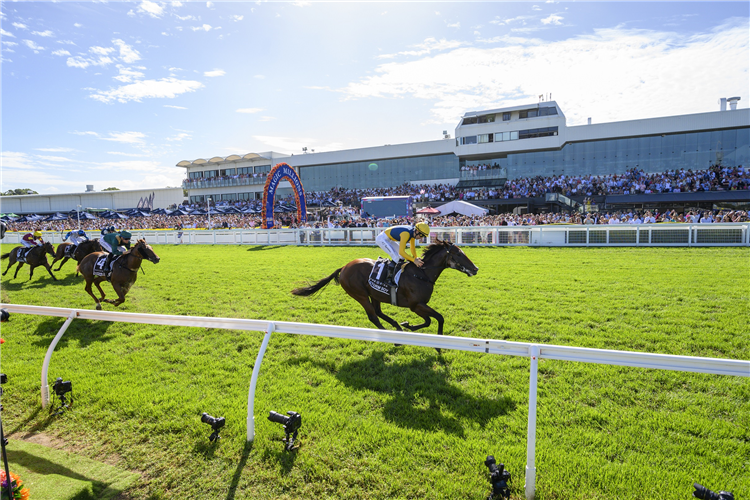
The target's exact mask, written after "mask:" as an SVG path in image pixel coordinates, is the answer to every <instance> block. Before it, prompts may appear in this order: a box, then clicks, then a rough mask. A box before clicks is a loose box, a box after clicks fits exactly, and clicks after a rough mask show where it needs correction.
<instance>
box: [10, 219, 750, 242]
mask: <svg viewBox="0 0 750 500" xmlns="http://www.w3.org/2000/svg"><path fill="white" fill-rule="evenodd" d="M380 231H382V228H334V229H329V228H324V229H271V230H267V229H215V230H212V231H208V230H205V229H203V230H201V229H190V230H186V231H180V232H178V231H173V230H168V231H156V230H142V229H133V230H131V232H132V233H133V236H134V237H135V238H145V239H146V241H148V242H149V243H152V244H186V245H302V246H357V245H373V246H374V245H375V237H376V236H377V235H378V234H379V233H380ZM43 233H44V238H45V240H49V241H51V242H52V243H55V244H57V243H61V242H62V235H61V234H60V233H58V232H52V231H49V232H43ZM180 234H182V236H180ZM22 236H23V233H6V237H5V240H4V241H3V242H4V243H10V244H16V243H20V239H21V237H22ZM91 236H92V237H93V236H94V234H93V232H92V235H91ZM430 236H431V238H433V240H434V238H440V239H450V241H452V242H454V243H456V244H459V245H463V246H543V247H551V246H567V247H590V246H610V247H614V246H676V247H694V246H703V247H706V246H750V223H747V222H740V223H730V224H723V223H722V224H677V223H675V224H671V223H670V224H633V225H627V224H625V225H620V224H615V225H601V226H586V225H545V226H510V227H509V226H500V227H491V226H462V227H434V228H432V234H431V235H430Z"/></svg>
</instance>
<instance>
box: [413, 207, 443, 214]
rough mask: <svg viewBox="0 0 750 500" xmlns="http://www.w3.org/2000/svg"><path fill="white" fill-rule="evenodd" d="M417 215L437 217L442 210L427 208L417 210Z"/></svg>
mask: <svg viewBox="0 0 750 500" xmlns="http://www.w3.org/2000/svg"><path fill="white" fill-rule="evenodd" d="M417 213H418V214H422V215H437V214H439V213H440V210H438V209H437V208H432V207H425V208H423V209H421V210H417Z"/></svg>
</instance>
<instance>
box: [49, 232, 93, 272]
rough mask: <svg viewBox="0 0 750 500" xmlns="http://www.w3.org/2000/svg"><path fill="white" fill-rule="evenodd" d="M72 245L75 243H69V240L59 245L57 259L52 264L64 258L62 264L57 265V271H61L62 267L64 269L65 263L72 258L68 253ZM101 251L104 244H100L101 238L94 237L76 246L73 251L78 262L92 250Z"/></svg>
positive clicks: (74, 258)
mask: <svg viewBox="0 0 750 500" xmlns="http://www.w3.org/2000/svg"><path fill="white" fill-rule="evenodd" d="M71 246H73V244H72V243H68V242H67V241H66V242H63V243H60V244H59V245H57V251H56V252H55V260H53V261H52V264H50V265H51V266H54V265H55V262H57V261H58V260H62V262H60V265H59V266H58V267H57V269H55V271H59V270H60V269H62V266H63V264H65V263H66V262H68V260H69V259H70V257H69V256H68V255H66V252H67V251H68V249H69V248H70V247H71ZM101 251H102V246H101V245H100V244H99V238H94V239H93V240H86V241H82V242H81V244H80V245H78V247H76V249H75V251H74V253H73V260H74V261H76V262H81V259H83V258H84V257H86V256H87V255H88V254H90V253H92V252H101Z"/></svg>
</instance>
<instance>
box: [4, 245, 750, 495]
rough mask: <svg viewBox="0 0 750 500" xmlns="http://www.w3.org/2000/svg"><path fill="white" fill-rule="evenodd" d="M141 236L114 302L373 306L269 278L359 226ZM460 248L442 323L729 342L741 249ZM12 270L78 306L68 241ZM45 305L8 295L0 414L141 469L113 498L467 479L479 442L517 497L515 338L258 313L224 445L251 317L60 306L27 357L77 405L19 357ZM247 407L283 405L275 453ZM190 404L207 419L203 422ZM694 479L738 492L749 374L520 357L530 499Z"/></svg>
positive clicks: (739, 288)
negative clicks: (360, 332)
mask: <svg viewBox="0 0 750 500" xmlns="http://www.w3.org/2000/svg"><path fill="white" fill-rule="evenodd" d="M10 248H11V247H10V246H9V245H3V246H2V252H7V251H9V250H10ZM154 249H155V251H156V253H157V254H158V255H159V256H160V257H161V262H160V263H159V264H157V265H153V264H151V263H149V262H144V264H143V268H144V270H145V275H144V274H139V277H138V281H137V283H136V284H135V285H134V286H133V288H132V289H131V290H130V293H129V294H128V296H127V301H126V302H125V303H124V304H123V305H122V306H120V307H119V308H118V309H117V310H120V311H127V312H139V313H151V314H179V315H195V316H216V317H231V318H251V319H267V320H279V321H300V322H306V323H323V324H333V325H344V326H356V327H370V326H371V325H370V323H369V321H368V320H367V318H366V316H365V314H364V311H363V310H362V309H361V307H360V306H359V305H358V304H357V303H356V302H354V301H353V300H352V299H350V298H349V297H348V296H347V295H346V294H345V293H344V291H343V290H342V289H341V288H340V287H337V286H334V285H331V286H329V287H328V288H327V289H325V290H324V291H323V292H321V294H320V295H319V296H317V297H313V298H301V297H295V296H292V295H291V294H290V293H289V292H290V290H291V289H292V288H294V287H296V286H299V285H301V284H304V283H305V282H308V281H315V280H318V279H320V278H322V277H324V276H328V275H329V274H330V273H331V272H333V271H334V270H335V269H337V268H339V267H341V266H343V265H344V264H346V263H347V262H349V261H350V260H352V259H355V258H358V257H376V256H377V255H378V253H379V250H378V249H376V248H374V247H358V248H297V247H275V246H265V247H263V246H260V247H258V246H251V247H248V246H187V245H185V246H171V245H170V246H167V245H161V246H156V247H154ZM464 250H465V251H466V253H467V255H468V256H469V258H471V259H472V260H473V261H474V263H475V264H476V265H477V266H478V267H479V273H478V275H477V276H475V277H471V278H469V277H467V276H465V275H464V274H461V273H458V272H456V271H452V270H447V271H445V272H444V273H443V275H442V276H441V277H440V279H439V280H438V282H437V285H436V290H435V293H434V295H433V299H432V301H431V302H430V305H431V306H432V307H434V308H435V309H436V310H437V311H439V312H440V313H442V314H443V316H444V317H445V320H446V325H445V329H446V334H447V335H460V336H469V337H479V338H491V339H506V340H512V341H519V342H539V343H548V344H558V345H570V346H580V347H596V348H604V349H618V350H629V351H639V352H652V353H662V354H678V355H687V356H705V357H716V358H729V359H744V360H748V359H750V327H749V326H748V324H749V323H750V271H749V268H750V249H747V248H465V249H464ZM381 253H382V252H381ZM6 263H7V261H3V263H2V265H3V270H4V269H5V265H6ZM10 277H12V273H9V274H8V275H7V276H5V277H3V278H2V282H1V285H2V289H1V291H0V293H1V297H0V298H2V301H3V302H6V303H17V304H32V305H44V306H56V307H69V308H87V309H93V308H94V304H93V301H92V300H91V298H90V297H89V296H88V295H87V294H86V293H85V292H84V289H83V288H84V284H83V280H82V279H81V278H75V277H74V266H73V265H72V263H70V262H69V263H68V264H66V267H65V268H63V270H62V271H60V272H59V273H57V277H58V278H60V280H61V281H60V282H57V283H54V282H52V280H51V279H50V277H49V276H48V275H47V274H46V272H43V271H42V270H40V269H39V268H38V269H37V270H36V271H35V276H34V278H33V280H31V281H27V279H28V268H24V269H22V270H21V271H20V272H19V276H18V278H17V279H15V280H11V279H9V278H10ZM104 289H105V291H106V292H108V296H109V297H110V298H112V297H113V296H114V294H113V293H112V289H111V286H109V284H105V285H104ZM103 307H104V309H105V310H114V308H113V307H112V306H111V305H109V304H104V306H103ZM384 310H385V312H386V314H390V315H392V316H394V317H395V318H396V319H397V320H398V321H406V320H409V321H414V320H416V319H417V317H416V316H414V315H413V314H412V313H411V312H409V311H408V310H405V309H395V308H393V307H391V306H388V305H386V306H384ZM63 322H64V319H63V318H50V317H34V316H30V315H20V314H17V315H15V314H14V315H13V317H12V318H11V321H10V322H9V323H5V324H3V325H2V337H3V338H4V339H5V341H6V343H5V344H4V345H3V347H2V371H3V372H4V373H7V374H8V377H9V382H8V383H7V384H6V385H5V386H4V389H5V396H4V398H3V405H4V407H5V410H4V411H3V424H4V427H5V430H6V433H12V434H13V435H14V436H22V435H24V434H25V433H29V432H37V433H44V434H47V435H49V436H51V437H52V438H56V439H58V440H59V441H60V442H62V443H64V446H65V448H66V449H68V450H70V451H75V452H77V453H79V454H81V455H84V456H86V457H89V458H94V459H98V460H103V461H107V462H109V463H111V464H113V465H117V466H118V467H120V468H124V469H127V470H129V471H133V472H137V473H139V474H140V477H141V479H140V481H139V482H138V484H137V485H136V486H135V487H134V488H133V489H131V490H129V492H128V493H127V495H126V497H124V498H126V499H128V500H130V499H185V498H192V499H204V498H205V499H225V500H232V499H237V500H239V499H250V498H252V499H311V498H315V499H391V498H396V499H412V498H424V499H477V500H479V499H484V498H487V495H488V494H489V491H490V486H489V482H488V474H487V469H486V468H485V466H484V464H483V462H484V459H485V457H486V456H487V455H494V456H495V457H496V458H497V460H498V461H499V462H504V463H505V464H506V467H507V468H508V470H510V472H511V474H512V489H513V498H518V499H520V498H523V486H524V466H525V463H526V426H527V410H528V380H529V361H528V360H527V359H525V358H516V357H503V356H495V355H484V354H476V353H467V352H456V351H444V352H443V354H442V356H438V354H437V353H436V352H435V350H434V349H425V348H417V347H410V346H402V347H394V346H392V345H390V344H380V343H365V342H358V341H347V340H337V339H328V338H323V337H308V336H293V335H285V334H275V335H273V336H272V338H271V342H270V344H269V348H268V351H267V353H266V357H265V360H264V362H263V367H262V370H261V374H260V378H259V381H258V387H257V396H256V403H255V415H256V440H255V442H254V443H253V444H252V445H251V446H246V445H245V416H246V405H247V391H248V386H249V382H250V376H251V373H252V369H253V364H254V362H255V357H256V355H257V353H258V348H259V346H260V343H261V340H262V333H260V332H240V331H227V330H212V329H202V328H177V327H161V326H150V325H136V324H124V323H111V322H97V321H84V320H75V321H73V322H72V324H71V326H70V328H69V329H68V331H67V332H66V334H65V336H64V337H63V339H62V340H61V342H60V344H59V345H58V347H57V349H56V351H55V354H54V356H53V358H52V364H51V366H50V373H49V375H50V378H51V380H54V378H56V377H58V376H59V377H63V378H64V379H65V380H72V381H73V386H74V394H75V398H76V400H75V405H74V407H73V409H72V410H70V411H68V412H66V413H65V414H63V415H61V416H57V417H50V415H49V413H48V412H47V411H46V410H42V409H41V407H40V397H39V376H40V372H41V367H42V361H43V359H44V355H45V352H46V350H47V347H48V346H49V344H50V342H51V341H52V339H53V337H54V336H55V334H56V332H57V331H58V330H59V328H60V326H61V325H62V324H63ZM436 331H437V326H436V325H435V324H434V323H433V325H432V326H431V327H430V328H427V329H426V330H425V331H424V332H425V333H435V332H436ZM269 410H274V411H278V412H282V413H283V412H285V411H287V410H296V411H298V412H300V413H301V414H302V418H303V425H302V429H301V432H300V437H299V443H300V448H299V449H298V450H297V451H296V452H293V453H287V452H284V451H283V447H284V444H283V443H282V441H281V438H282V437H283V436H284V433H283V428H282V427H281V426H280V425H278V424H275V423H272V422H269V421H268V420H267V419H266V416H267V415H268V411H269ZM204 411H205V412H208V413H210V414H211V415H214V416H224V417H226V419H227V425H226V427H225V428H224V430H223V431H222V438H221V440H220V442H219V443H218V445H215V446H210V445H209V444H208V435H209V434H210V431H211V430H210V427H209V426H207V425H205V424H202V423H201V422H200V414H201V412H204ZM693 482H700V483H702V484H703V485H704V486H706V487H708V488H710V489H712V490H715V491H719V490H722V489H723V490H730V491H733V492H734V494H735V498H737V499H738V500H739V499H749V498H750V378H745V377H728V376H718V375H717V376H714V375H705V374H694V373H681V372H668V371H658V370H646V369H638V368H626V367H616V366H603V365H594V364H585V363H574V362H562V361H550V360H542V361H540V363H539V404H538V430H537V499H540V500H546V499H566V500H567V499H674V500H685V499H687V498H690V497H691V493H692V491H693V488H692V484H693ZM32 498H34V497H33V491H32Z"/></svg>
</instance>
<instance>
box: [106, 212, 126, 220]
mask: <svg viewBox="0 0 750 500" xmlns="http://www.w3.org/2000/svg"><path fill="white" fill-rule="evenodd" d="M129 218H130V217H128V216H127V215H123V214H121V213H117V212H105V213H104V214H102V219H129Z"/></svg>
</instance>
